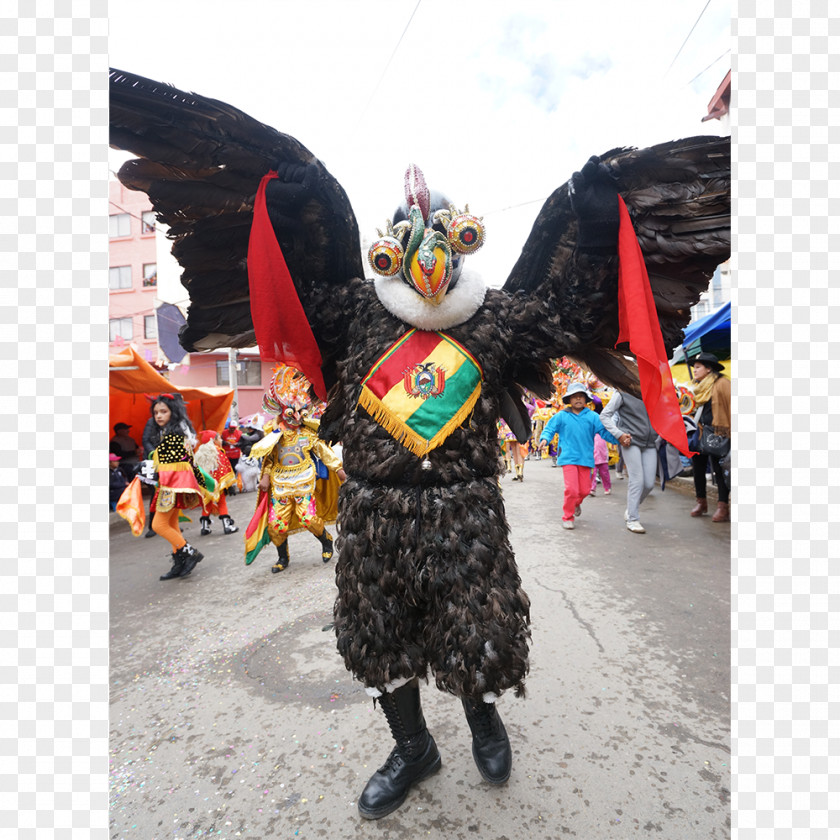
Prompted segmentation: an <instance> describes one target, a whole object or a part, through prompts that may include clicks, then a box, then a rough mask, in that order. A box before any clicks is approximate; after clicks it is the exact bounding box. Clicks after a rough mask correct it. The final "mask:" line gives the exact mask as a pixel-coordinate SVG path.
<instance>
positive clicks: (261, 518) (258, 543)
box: [245, 490, 271, 566]
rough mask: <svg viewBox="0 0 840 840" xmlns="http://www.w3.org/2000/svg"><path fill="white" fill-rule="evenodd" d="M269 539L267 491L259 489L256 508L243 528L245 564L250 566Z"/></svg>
mask: <svg viewBox="0 0 840 840" xmlns="http://www.w3.org/2000/svg"><path fill="white" fill-rule="evenodd" d="M270 541H271V538H270V537H269V536H268V493H265V492H263V491H262V490H260V491H259V498H258V499H257V508H256V510H255V511H254V515H253V516H252V517H251V521H250V522H249V523H248V527H247V528H246V529H245V565H246V566H250V565H251V563H253V562H254V559H255V558H256V556H257V555H258V554H259V553H260V552H261V551H262V550H263V548H265V546H266V545H268V543H269V542H270Z"/></svg>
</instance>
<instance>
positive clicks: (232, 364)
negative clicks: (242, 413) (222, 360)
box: [228, 347, 239, 423]
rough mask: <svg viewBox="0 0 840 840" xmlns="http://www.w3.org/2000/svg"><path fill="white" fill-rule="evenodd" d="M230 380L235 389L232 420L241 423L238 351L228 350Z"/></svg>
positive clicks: (231, 413) (231, 407)
mask: <svg viewBox="0 0 840 840" xmlns="http://www.w3.org/2000/svg"><path fill="white" fill-rule="evenodd" d="M228 379H229V381H230V387H231V388H233V402H232V403H231V406H230V419H231V420H233V421H235V422H237V423H238V422H239V388H238V386H237V380H236V350H234V349H233V347H229V348H228Z"/></svg>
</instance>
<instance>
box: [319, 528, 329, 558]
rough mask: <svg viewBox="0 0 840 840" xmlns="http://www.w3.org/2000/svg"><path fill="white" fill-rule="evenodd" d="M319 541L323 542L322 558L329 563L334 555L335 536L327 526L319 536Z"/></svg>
mask: <svg viewBox="0 0 840 840" xmlns="http://www.w3.org/2000/svg"><path fill="white" fill-rule="evenodd" d="M318 542H319V543H321V559H322V560H323V561H324V562H325V563H329V562H330V560H332V556H333V538H332V537H331V536H330V532H329V531H328V530H327V529H326V528H324V530H323V533H322V534H321V536H320V537H318Z"/></svg>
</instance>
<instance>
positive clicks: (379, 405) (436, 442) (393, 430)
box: [357, 381, 481, 457]
mask: <svg viewBox="0 0 840 840" xmlns="http://www.w3.org/2000/svg"><path fill="white" fill-rule="evenodd" d="M480 393H481V381H479V382H478V384H477V385H476V386H475V388H474V389H473V392H472V394H470V396H469V397H467V400H466V402H465V403H464V404H463V405H462V406H461V407H460V408H459V409H458V411H457V412H456V413H455V414H454V415H453V416H452V417H451V418H450V419H449V420H447V421H446V424H445V425H444V426H443V427H441V428H440V429H439V430H438V431H437V432H435V435H434V437H433V438H432V439H431V440H426V438H424V437H421V436H420V435H418V434H417V432H415V431H414V429H412V428H411V427H410V426H409V425H407V424H406V423H405V421H403V420H401V419H400V418H399V417H397V416H396V415H395V414H394V413H393V411H391V410H390V409H389V408H388V407H387V406H386V405H385V404H384V403H383V402H382V400H380V399H379V397H377V396H376V394H374V393H372V392H371V390H370V389H369V388H367V387H363V388H362V393H361V394H360V395H359V402H358V403H357V405H360V406H361V407H362V408H363V409H364V410H365V411H366V412H367V413H368V414H370V416H371V417H372V418H373V419H374V420H375V421H376V422H377V423H378V424H379V425H380V426H382V428H383V429H385V431H386V432H388V434H389V435H391V437H392V438H394V440H395V441H396V442H397V443H401V444H402V445H403V446H404V447H405V448H406V449H408V450H409V452H412V453H413V454H415V455H417V456H418V457H422V456H423V455H425V454H426V453H427V452H431V451H432V450H433V449H437V447H438V446H440V445H441V444H442V443H443V442H444V441H445V440H446V439H447V438H448V437H449V435H451V434H452V432H454V431H455V429H457V428H458V426H460V425H461V423H463V422H464V420H466V419H467V417H469V415H470V413H471V412H472V410H473V408H474V407H475V404H476V402H477V401H478V397H479V394H480Z"/></svg>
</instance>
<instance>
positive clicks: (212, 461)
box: [195, 429, 239, 537]
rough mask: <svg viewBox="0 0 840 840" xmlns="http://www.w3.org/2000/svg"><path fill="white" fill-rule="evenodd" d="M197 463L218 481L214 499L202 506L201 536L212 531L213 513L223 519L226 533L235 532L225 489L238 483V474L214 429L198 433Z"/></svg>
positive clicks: (235, 527) (237, 527)
mask: <svg viewBox="0 0 840 840" xmlns="http://www.w3.org/2000/svg"><path fill="white" fill-rule="evenodd" d="M195 463H196V465H197V466H198V467H200V468H201V469H202V470H204V472H206V473H209V474H210V476H211V477H212V478H213V481H214V482H215V483H216V490H215V492H214V496H213V499H211V500H209V501H208V502H207V503H206V504H205V505H204V506H203V507H202V508H201V536H202V537H206V536H207V535H208V534H210V533H212V530H211V525H212V520H211V518H210V517H211V515H212V514H216V516H218V517H219V519H220V520H221V521H222V528H223V529H224V533H225V534H235V533H236V532H237V531H238V530H239V526H238V525H236V524H235V523H234V521H233V519H232V518H231V516H230V514H229V513H228V506H227V498H226V497H225V490H226V489H227V488H228V487H230V486H231V485H232V484H236V474H235V473H234V471H233V468H232V467H231V465H230V461H228V458H227V455H225V453H224V450H223V449H222V439H221V436H220V435H219V433H218V432H217V431H215V430H214V429H205V430H204V431H201V432H199V433H198V449H196V451H195Z"/></svg>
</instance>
